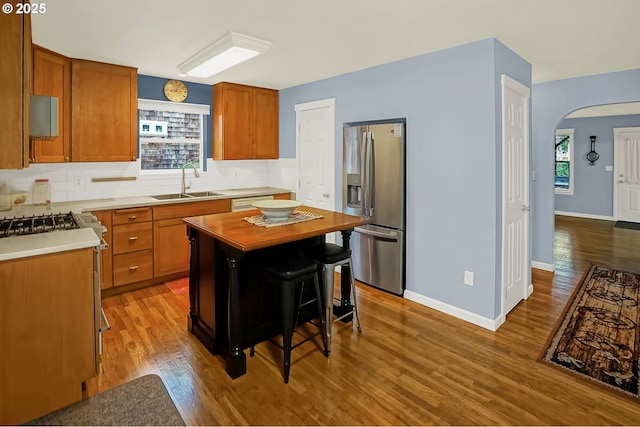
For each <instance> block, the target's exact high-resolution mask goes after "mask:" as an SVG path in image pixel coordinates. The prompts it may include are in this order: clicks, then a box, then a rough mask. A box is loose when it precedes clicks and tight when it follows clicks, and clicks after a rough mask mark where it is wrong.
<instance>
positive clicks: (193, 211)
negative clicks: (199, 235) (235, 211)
mask: <svg viewBox="0 0 640 427" xmlns="http://www.w3.org/2000/svg"><path fill="white" fill-rule="evenodd" d="M230 211H231V201H230V200H229V199H220V200H210V201H202V202H193V203H179V204H178V203H177V204H173V205H164V206H156V207H154V208H153V220H154V221H153V240H154V250H153V266H154V275H155V277H161V276H165V275H169V274H175V273H182V272H184V273H186V272H188V271H189V239H188V238H187V227H186V225H185V223H184V221H182V218H185V217H189V216H198V215H206V214H214V213H220V212H230Z"/></svg>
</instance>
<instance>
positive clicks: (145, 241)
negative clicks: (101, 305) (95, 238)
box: [112, 207, 153, 286]
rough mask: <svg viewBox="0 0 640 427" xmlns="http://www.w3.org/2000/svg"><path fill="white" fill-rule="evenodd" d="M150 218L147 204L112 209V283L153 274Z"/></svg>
mask: <svg viewBox="0 0 640 427" xmlns="http://www.w3.org/2000/svg"><path fill="white" fill-rule="evenodd" d="M151 219H152V211H151V208H150V207H141V208H132V209H118V210H115V211H114V212H113V217H112V221H113V227H112V228H113V247H112V249H113V286H122V285H127V284H129V283H135V282H140V281H143V280H148V279H151V278H152V277H153V237H152V224H151Z"/></svg>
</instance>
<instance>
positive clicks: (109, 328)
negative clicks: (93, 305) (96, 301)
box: [100, 308, 111, 332]
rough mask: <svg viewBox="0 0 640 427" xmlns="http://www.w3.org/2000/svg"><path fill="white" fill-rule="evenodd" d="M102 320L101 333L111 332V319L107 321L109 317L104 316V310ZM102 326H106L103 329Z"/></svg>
mask: <svg viewBox="0 0 640 427" xmlns="http://www.w3.org/2000/svg"><path fill="white" fill-rule="evenodd" d="M100 318H101V322H100V323H101V325H100V332H102V331H110V330H111V323H109V319H107V315H106V314H104V309H103V308H100ZM102 324H104V326H105V327H104V328H103V327H102Z"/></svg>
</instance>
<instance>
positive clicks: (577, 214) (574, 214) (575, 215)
mask: <svg viewBox="0 0 640 427" xmlns="http://www.w3.org/2000/svg"><path fill="white" fill-rule="evenodd" d="M554 213H555V214H556V215H561V216H573V217H576V218H587V219H603V220H605V221H615V218H614V217H613V216H608V215H591V214H586V213H581V212H563V211H555V212H554Z"/></svg>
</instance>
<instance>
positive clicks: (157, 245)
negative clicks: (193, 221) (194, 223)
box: [153, 218, 189, 277]
mask: <svg viewBox="0 0 640 427" xmlns="http://www.w3.org/2000/svg"><path fill="white" fill-rule="evenodd" d="M153 240H154V248H153V257H154V259H153V270H154V276H155V277H159V276H165V275H167V274H173V273H181V272H185V273H186V272H188V271H189V239H188V237H187V226H186V225H185V223H184V221H182V219H181V218H174V219H163V220H160V221H154V222H153Z"/></svg>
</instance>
